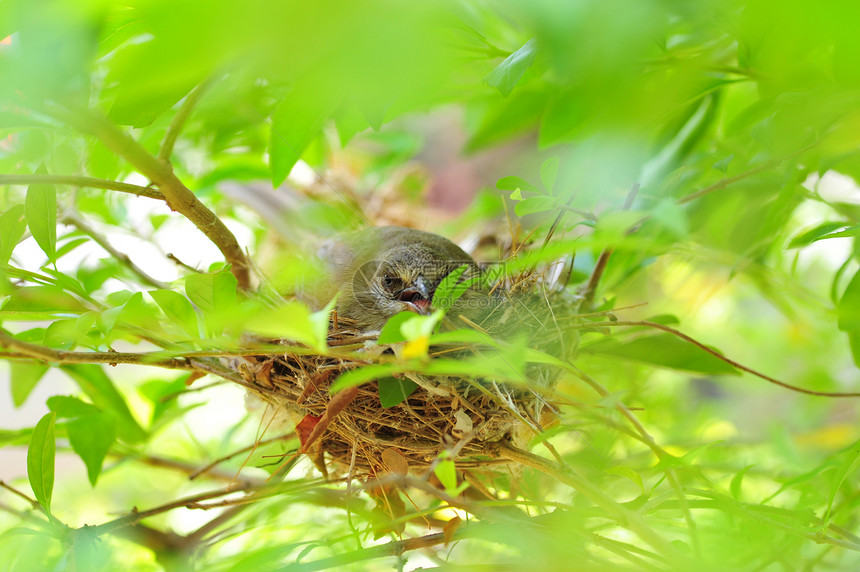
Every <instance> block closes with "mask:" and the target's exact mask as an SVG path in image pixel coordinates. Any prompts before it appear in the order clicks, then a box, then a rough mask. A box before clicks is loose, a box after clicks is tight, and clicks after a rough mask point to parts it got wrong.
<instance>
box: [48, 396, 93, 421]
mask: <svg viewBox="0 0 860 572" xmlns="http://www.w3.org/2000/svg"><path fill="white" fill-rule="evenodd" d="M46 404H47V406H48V409H50V410H51V411H53V412H54V413H56V414H57V417H58V418H60V419H70V418H74V417H80V416H82V415H93V414H95V413H100V412H101V409H99V408H98V407H96V406H95V405H93V404H92V403H87V402H86V401H83V400H81V399H78V398H77V397H73V396H71V395H53V396H51V397H49V398H48V401H47V402H46Z"/></svg>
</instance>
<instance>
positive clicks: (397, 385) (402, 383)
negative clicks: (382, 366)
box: [378, 377, 418, 407]
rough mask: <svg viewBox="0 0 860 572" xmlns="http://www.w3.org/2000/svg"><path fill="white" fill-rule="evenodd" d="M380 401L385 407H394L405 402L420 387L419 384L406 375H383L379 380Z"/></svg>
mask: <svg viewBox="0 0 860 572" xmlns="http://www.w3.org/2000/svg"><path fill="white" fill-rule="evenodd" d="M378 383H379V403H380V404H381V405H382V406H383V407H394V406H395V405H397V404H398V403H403V402H404V401H405V400H406V398H407V397H409V396H410V395H412V393H413V392H414V391H415V390H416V389H418V384H417V383H415V382H414V381H412V380H411V379H407V378H405V377H400V378H397V377H383V378H381V379H380V380H379V382H378Z"/></svg>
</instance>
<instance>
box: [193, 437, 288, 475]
mask: <svg viewBox="0 0 860 572" xmlns="http://www.w3.org/2000/svg"><path fill="white" fill-rule="evenodd" d="M292 438H293V434H292V433H287V434H284V435H278V436H277V437H272V438H271V439H266V440H265V441H258V442H255V443H254V444H253V445H248V446H247V447H243V448H241V449H239V450H238V451H233V452H232V453H229V454H227V455H224V456H223V457H219V458H217V459H215V460H214V461H212V462H211V463H209V464H208V465H206V466H205V467H202V468H198V469H195V470H194V471H193V472H191V473H190V474H189V475H188V478H189V479H190V480H192V481H193V480H194V479H196V478H197V477H199V476H200V475H204V474H207V473H209V472H210V471H211V470H212V469H214V468H215V467H216V466H218V465H220V464H221V463H223V462H224V461H229V460H230V459H232V458H233V457H235V456H237V455H241V454H242V453H247V452H248V451H253V450H254V449H256V448H257V447H259V446H260V445H268V444H269V443H274V442H275V441H287V440H289V439H292ZM233 478H235V475H234V476H233Z"/></svg>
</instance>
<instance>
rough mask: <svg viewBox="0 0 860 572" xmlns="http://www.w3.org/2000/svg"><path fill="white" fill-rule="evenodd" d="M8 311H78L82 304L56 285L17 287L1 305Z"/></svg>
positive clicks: (81, 308)
mask: <svg viewBox="0 0 860 572" xmlns="http://www.w3.org/2000/svg"><path fill="white" fill-rule="evenodd" d="M3 310H5V311H10V312H80V311H83V310H84V305H83V304H81V302H80V301H79V300H78V299H77V298H75V297H74V296H72V295H70V294H69V293H68V292H66V291H65V290H63V289H62V288H59V287H57V286H25V287H23V288H17V289H16V290H15V291H14V292H13V293H12V295H11V296H10V297H9V301H8V302H6V304H5V305H4V306H3Z"/></svg>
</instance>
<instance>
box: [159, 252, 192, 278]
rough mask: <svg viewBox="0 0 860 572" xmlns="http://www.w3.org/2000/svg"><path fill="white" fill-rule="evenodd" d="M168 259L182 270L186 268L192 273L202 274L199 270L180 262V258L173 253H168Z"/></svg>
mask: <svg viewBox="0 0 860 572" xmlns="http://www.w3.org/2000/svg"><path fill="white" fill-rule="evenodd" d="M167 258H168V259H169V260H172V261H173V262H174V263H175V264H176V265H177V266H179V267H180V268H184V269H186V270H190V271H192V272H197V273H199V272H200V270H198V269H197V268H194V267H193V266H189V265H188V264H185V263H184V262H182V261H181V260H179V258H178V257H177V256H176V255H175V254H173V253H172V252H168V253H167Z"/></svg>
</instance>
